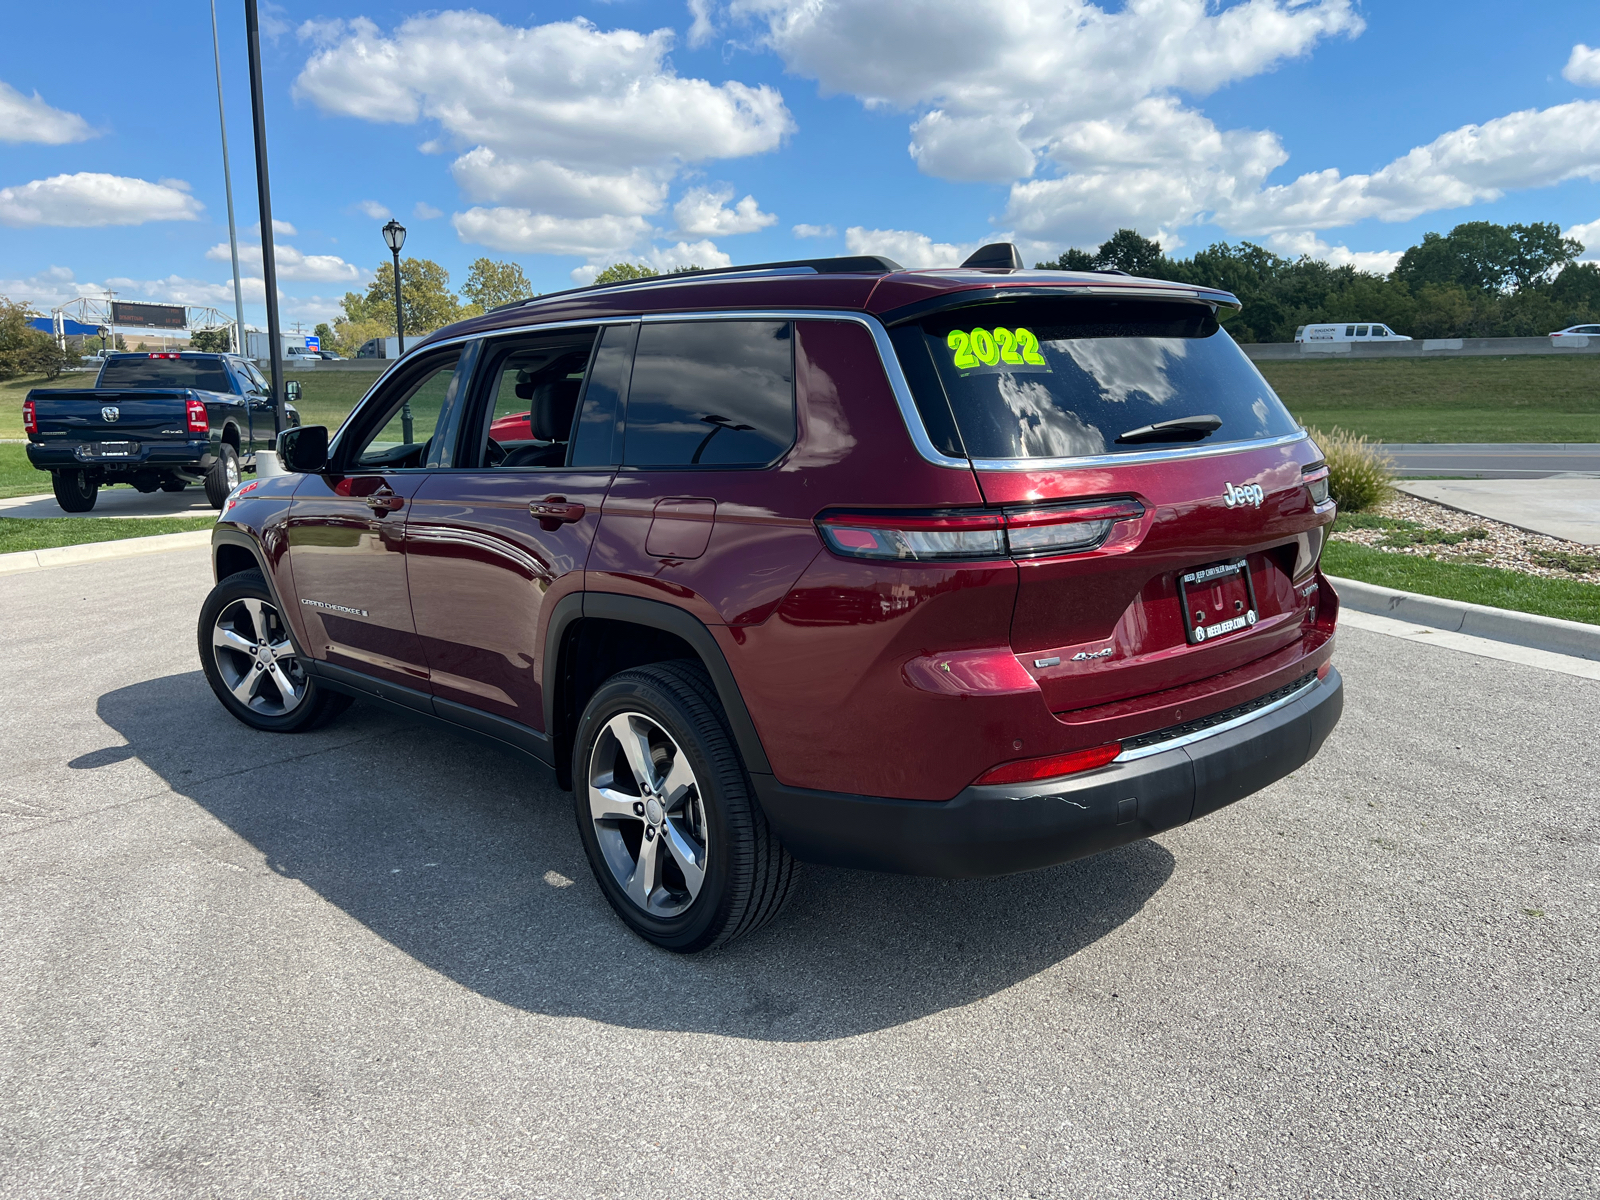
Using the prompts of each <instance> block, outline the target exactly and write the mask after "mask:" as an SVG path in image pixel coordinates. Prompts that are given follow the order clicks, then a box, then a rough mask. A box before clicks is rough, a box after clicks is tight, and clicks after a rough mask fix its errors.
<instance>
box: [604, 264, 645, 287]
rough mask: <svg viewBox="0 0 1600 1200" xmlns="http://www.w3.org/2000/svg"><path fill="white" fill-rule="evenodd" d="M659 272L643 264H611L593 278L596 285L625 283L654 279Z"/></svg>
mask: <svg viewBox="0 0 1600 1200" xmlns="http://www.w3.org/2000/svg"><path fill="white" fill-rule="evenodd" d="M660 274H661V272H660V271H657V270H656V269H655V268H654V267H647V266H645V265H644V264H643V263H639V264H637V265H635V264H634V263H625V262H619V263H612V264H611V265H610V266H609V267H607V268H606V269H605V270H604V271H601V272H600V274H598V275H596V276H595V277H594V281H595V283H596V284H601V283H626V282H627V281H628V280H630V279H654V278H655V277H656V276H657V275H660Z"/></svg>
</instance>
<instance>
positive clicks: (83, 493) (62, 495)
mask: <svg viewBox="0 0 1600 1200" xmlns="http://www.w3.org/2000/svg"><path fill="white" fill-rule="evenodd" d="M50 489H51V490H52V491H53V492H55V494H56V503H57V504H59V505H60V506H61V511H62V512H70V513H80V512H88V511H89V510H90V509H92V508H93V507H94V502H95V497H96V496H98V495H99V494H100V485H99V483H97V482H95V481H93V480H91V479H90V478H89V472H87V471H51V472H50Z"/></svg>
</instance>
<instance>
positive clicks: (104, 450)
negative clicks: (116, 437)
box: [90, 442, 138, 458]
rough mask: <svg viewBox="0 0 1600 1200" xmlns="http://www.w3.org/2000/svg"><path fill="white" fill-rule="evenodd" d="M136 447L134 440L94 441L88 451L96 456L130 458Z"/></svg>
mask: <svg viewBox="0 0 1600 1200" xmlns="http://www.w3.org/2000/svg"><path fill="white" fill-rule="evenodd" d="M137 449H138V443H136V442H94V443H92V449H91V451H90V452H91V453H92V454H93V455H94V456H95V457H96V458H130V457H132V456H133V454H134V453H136V452H137Z"/></svg>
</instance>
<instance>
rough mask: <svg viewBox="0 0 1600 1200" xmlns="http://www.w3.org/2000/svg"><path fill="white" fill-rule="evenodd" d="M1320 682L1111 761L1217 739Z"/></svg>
mask: <svg viewBox="0 0 1600 1200" xmlns="http://www.w3.org/2000/svg"><path fill="white" fill-rule="evenodd" d="M1320 682H1321V680H1317V679H1313V680H1312V681H1311V682H1310V683H1308V684H1306V685H1305V686H1304V687H1302V688H1296V689H1295V690H1294V691H1292V692H1290V693H1289V694H1288V695H1287V696H1283V697H1280V698H1279V699H1277V700H1274V701H1273V702H1272V703H1271V704H1268V705H1266V706H1265V707H1263V708H1258V709H1256V710H1255V711H1254V712H1247V713H1245V714H1244V715H1243V716H1238V717H1234V718H1233V720H1231V721H1223V722H1222V723H1221V724H1220V725H1212V726H1209V727H1207V728H1205V729H1197V730H1196V731H1195V732H1193V733H1185V734H1182V735H1181V736H1179V737H1175V738H1170V739H1168V740H1167V741H1164V742H1155V743H1153V744H1151V745H1149V746H1140V747H1139V748H1138V749H1136V750H1124V751H1123V752H1122V753H1121V754H1119V755H1117V756H1116V757H1115V758H1113V759H1112V760H1111V761H1112V762H1113V763H1122V762H1137V761H1138V760H1139V759H1141V758H1149V757H1150V756H1151V755H1152V754H1164V753H1166V752H1167V751H1168V750H1177V749H1178V748H1180V747H1182V746H1192V745H1194V744H1195V743H1196V742H1203V741H1205V740H1206V738H1209V737H1216V736H1217V734H1219V733H1227V732H1228V731H1229V730H1230V729H1238V728H1239V726H1241V725H1248V724H1249V723H1250V722H1251V721H1256V720H1259V719H1260V718H1262V717H1264V716H1266V715H1267V714H1268V713H1275V712H1277V711H1278V710H1279V709H1280V708H1283V707H1284V706H1285V705H1289V704H1293V703H1294V702H1295V701H1296V700H1298V699H1300V697H1302V696H1304V695H1305V694H1306V693H1307V692H1309V691H1311V689H1312V688H1314V687H1316V686H1317V684H1318V683H1320Z"/></svg>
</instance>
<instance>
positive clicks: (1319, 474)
mask: <svg viewBox="0 0 1600 1200" xmlns="http://www.w3.org/2000/svg"><path fill="white" fill-rule="evenodd" d="M1300 482H1301V483H1303V484H1305V485H1306V491H1308V492H1310V493H1311V503H1312V504H1316V505H1319V506H1320V505H1323V504H1326V503H1327V502H1328V464H1327V463H1313V464H1312V465H1311V466H1309V467H1301V468H1300Z"/></svg>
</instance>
